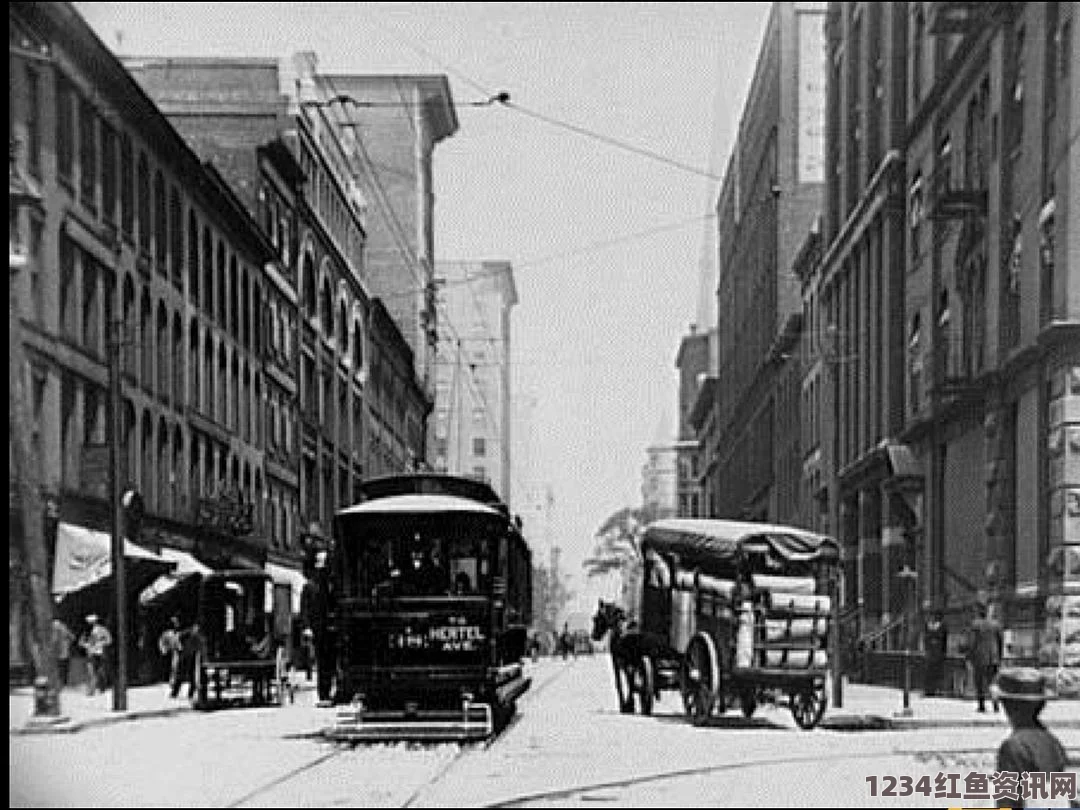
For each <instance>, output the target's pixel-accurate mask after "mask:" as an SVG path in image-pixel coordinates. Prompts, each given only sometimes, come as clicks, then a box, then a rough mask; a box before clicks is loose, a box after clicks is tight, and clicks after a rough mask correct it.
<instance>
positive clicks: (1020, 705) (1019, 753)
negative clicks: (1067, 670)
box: [990, 667, 1067, 807]
mask: <svg viewBox="0 0 1080 810" xmlns="http://www.w3.org/2000/svg"><path fill="white" fill-rule="evenodd" d="M990 693H991V695H992V696H993V698H994V700H997V701H1000V702H1001V705H1002V706H1004V707H1005V715H1006V716H1007V717H1008V718H1009V725H1010V726H1012V734H1010V735H1009V736H1008V737H1007V738H1006V739H1005V741H1004V742H1003V743H1002V744H1001V747H1000V748H998V760H997V768H998V771H1001V772H1011V773H1015V774H1017V776H1018V777H1020V774H1023V773H1045V774H1050V773H1054V772H1059V773H1060V772H1062V771H1064V770H1065V766H1066V764H1067V759H1066V756H1065V748H1064V746H1062V744H1061V741H1060V740H1058V738H1057V737H1055V736H1054V735H1053V734H1051V733H1050V731H1049V730H1048V729H1047V728H1046V726H1044V725H1043V724H1042V723H1041V722H1040V721H1039V714H1040V713H1041V712H1042V710H1043V707H1044V706H1046V701H1048V700H1052V699H1053V698H1054V697H1055V695H1054V694H1053V693H1052V692H1051V690H1050V689H1049V688H1048V686H1047V684H1046V681H1045V678H1044V676H1043V674H1042V672H1040V671H1039V670H1037V669H1034V668H1031V667H1013V668H1008V669H1002V670H1001V671H999V672H998V674H997V679H996V680H995V681H994V683H993V684H992V685H991V686H990ZM1020 778H1022V777H1020ZM1047 778H1049V777H1047ZM1024 798H1025V797H1024V795H1023V794H1020V796H1019V798H1018V799H1015V800H1014V799H1011V798H1010V797H1003V798H1002V797H999V798H998V799H997V806H998V807H1024V806H1025V805H1024ZM1032 798H1033V799H1036V801H1037V800H1038V797H1032ZM1043 798H1045V797H1043Z"/></svg>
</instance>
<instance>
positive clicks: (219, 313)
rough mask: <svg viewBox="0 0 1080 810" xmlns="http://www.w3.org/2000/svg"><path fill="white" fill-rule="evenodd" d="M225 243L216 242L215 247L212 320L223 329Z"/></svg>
mask: <svg viewBox="0 0 1080 810" xmlns="http://www.w3.org/2000/svg"><path fill="white" fill-rule="evenodd" d="M225 279H226V270H225V243H224V242H218V246H217V281H218V283H217V289H216V290H215V291H214V318H215V319H216V320H217V323H218V326H220V327H221V328H222V329H224V328H225V306H226V301H227V299H226V297H225Z"/></svg>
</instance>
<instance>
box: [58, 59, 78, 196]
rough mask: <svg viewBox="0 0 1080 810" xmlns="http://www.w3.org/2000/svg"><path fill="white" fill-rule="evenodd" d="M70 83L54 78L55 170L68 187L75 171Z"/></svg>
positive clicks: (73, 123) (72, 100)
mask: <svg viewBox="0 0 1080 810" xmlns="http://www.w3.org/2000/svg"><path fill="white" fill-rule="evenodd" d="M73 104H74V96H73V93H72V90H71V83H70V82H69V81H68V80H67V79H66V78H65V77H63V76H59V77H58V78H57V80H56V171H57V173H58V174H59V176H60V180H61V181H62V182H63V183H64V184H65V185H67V186H68V187H69V188H70V186H71V182H72V175H73V174H74V171H75V111H74V107H73Z"/></svg>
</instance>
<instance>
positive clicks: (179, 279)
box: [169, 187, 184, 290]
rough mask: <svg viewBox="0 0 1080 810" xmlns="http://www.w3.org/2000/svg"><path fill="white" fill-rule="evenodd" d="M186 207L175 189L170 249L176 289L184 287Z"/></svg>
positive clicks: (170, 210) (170, 228)
mask: <svg viewBox="0 0 1080 810" xmlns="http://www.w3.org/2000/svg"><path fill="white" fill-rule="evenodd" d="M183 218H184V207H183V205H182V204H181V202H180V192H179V191H177V190H176V188H175V187H174V188H173V189H172V190H171V193H170V196H169V247H170V253H171V256H170V257H169V258H170V263H171V264H172V282H173V286H175V287H176V289H178V290H180V289H183V287H184V226H183Z"/></svg>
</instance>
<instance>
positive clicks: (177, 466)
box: [169, 425, 187, 515]
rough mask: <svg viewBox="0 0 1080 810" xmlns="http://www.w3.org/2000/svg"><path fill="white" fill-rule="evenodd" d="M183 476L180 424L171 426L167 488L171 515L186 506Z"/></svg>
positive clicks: (182, 439)
mask: <svg viewBox="0 0 1080 810" xmlns="http://www.w3.org/2000/svg"><path fill="white" fill-rule="evenodd" d="M185 477H186V476H184V434H183V433H182V432H181V431H180V426H179V425H175V426H174V427H173V440H172V469H171V470H170V471H169V488H170V489H171V490H172V510H173V515H180V514H181V513H182V511H183V509H184V507H186V506H187V489H186V487H185V486H184V484H183V480H184V478H185Z"/></svg>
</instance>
